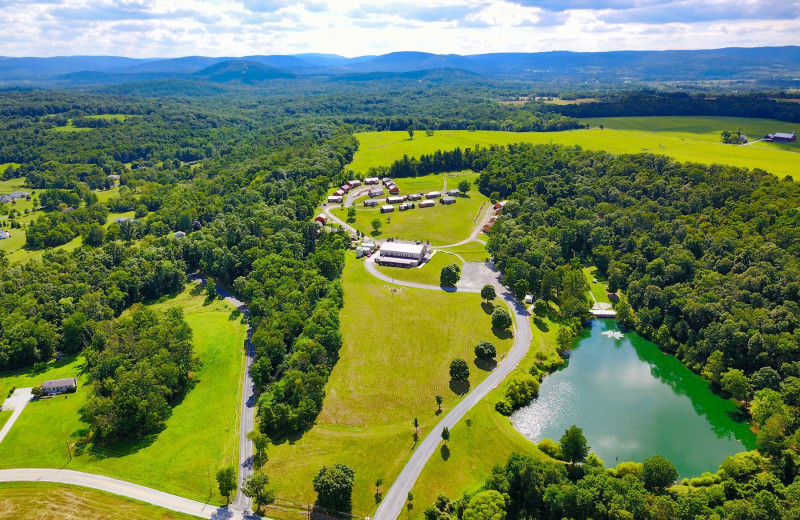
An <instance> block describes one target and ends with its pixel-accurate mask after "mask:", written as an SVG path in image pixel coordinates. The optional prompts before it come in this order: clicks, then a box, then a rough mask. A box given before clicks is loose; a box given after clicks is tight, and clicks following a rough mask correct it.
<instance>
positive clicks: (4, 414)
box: [0, 394, 14, 429]
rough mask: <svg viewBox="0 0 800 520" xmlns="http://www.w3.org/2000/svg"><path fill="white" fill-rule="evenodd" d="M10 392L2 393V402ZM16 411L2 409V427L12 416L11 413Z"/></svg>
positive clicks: (0, 420) (0, 413)
mask: <svg viewBox="0 0 800 520" xmlns="http://www.w3.org/2000/svg"><path fill="white" fill-rule="evenodd" d="M7 395H8V394H3V395H0V404H2V401H3V400H4V399H5V398H6V396H7ZM13 413H14V410H2V411H0V429H2V428H3V426H5V424H6V422H7V421H8V420H9V419H10V418H11V414H13Z"/></svg>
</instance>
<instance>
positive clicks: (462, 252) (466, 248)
mask: <svg viewBox="0 0 800 520" xmlns="http://www.w3.org/2000/svg"><path fill="white" fill-rule="evenodd" d="M442 251H447V252H450V253H455V254H457V255H458V256H460V257H461V258H463V259H464V261H465V262H485V261H486V260H487V259H488V258H489V252H488V251H487V250H486V245H485V244H483V243H480V244H479V243H478V242H467V243H466V244H462V245H460V246H455V247H447V248H444V249H442Z"/></svg>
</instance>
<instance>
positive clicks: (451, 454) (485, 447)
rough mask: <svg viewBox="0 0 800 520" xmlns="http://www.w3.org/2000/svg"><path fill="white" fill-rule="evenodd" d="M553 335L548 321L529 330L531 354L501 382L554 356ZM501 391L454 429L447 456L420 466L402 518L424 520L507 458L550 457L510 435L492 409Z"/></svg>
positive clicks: (505, 423)
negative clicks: (442, 498)
mask: <svg viewBox="0 0 800 520" xmlns="http://www.w3.org/2000/svg"><path fill="white" fill-rule="evenodd" d="M557 331H558V325H556V324H554V323H552V322H550V321H549V320H545V321H540V322H538V323H537V324H536V325H534V327H533V341H532V343H531V347H530V350H529V351H528V353H527V354H526V356H525V358H524V359H523V360H522V362H521V363H520V366H519V367H518V369H517V370H516V371H515V372H512V374H511V375H509V376H508V378H506V380H508V379H509V378H511V377H513V374H515V373H522V372H527V371H528V370H529V369H530V368H531V366H533V363H534V360H535V356H536V353H537V352H542V353H544V354H548V355H549V354H551V353H552V352H555V346H556V333H557ZM503 392H504V386H503V385H502V384H501V385H500V386H499V387H498V388H496V389H494V390H492V392H491V393H489V395H487V396H486V397H484V398H483V400H481V402H480V403H478V404H477V405H476V406H475V407H474V408H473V409H472V410H471V411H470V412H468V413H467V415H466V416H465V417H464V418H463V419H462V420H461V421H459V422H458V424H456V425H455V426H454V427H453V429H452V431H451V432H450V442H448V451H447V457H446V458H445V457H444V456H442V454H441V453H442V452H440V453H438V454H434V456H433V457H431V458H430V460H429V461H428V463H427V464H426V465H425V469H423V470H422V474H420V476H419V478H418V479H417V483H416V484H415V485H414V489H413V491H412V493H413V495H414V508H413V509H412V510H411V511H408V514H407V515H404V516H406V518H412V519H417V518H420V519H421V518H424V516H423V512H424V511H425V508H426V507H427V506H429V505H430V504H432V503H433V502H434V500H435V499H436V497H437V496H438V495H439V493H444V494H445V495H447V496H448V497H449V498H451V499H457V498H459V497H460V496H461V495H462V494H463V493H464V492H473V491H476V490H478V489H480V488H481V486H483V483H484V481H485V480H486V478H487V477H488V476H490V475H491V473H492V467H494V466H498V465H500V466H502V465H504V464H505V463H506V461H507V460H508V457H509V456H510V455H511V454H512V453H527V454H530V455H532V456H533V457H536V458H539V459H542V460H544V459H548V458H549V457H548V456H547V455H545V454H544V453H542V452H541V451H539V449H538V448H537V447H536V445H535V444H533V443H532V442H530V441H529V440H528V439H526V438H525V437H524V436H523V435H522V434H521V433H519V432H518V431H517V430H515V429H514V426H513V425H512V424H511V421H510V420H509V419H508V417H506V416H504V415H501V414H500V413H498V412H497V411H496V410H495V409H494V405H495V403H496V402H497V401H498V400H500V398H502V397H503Z"/></svg>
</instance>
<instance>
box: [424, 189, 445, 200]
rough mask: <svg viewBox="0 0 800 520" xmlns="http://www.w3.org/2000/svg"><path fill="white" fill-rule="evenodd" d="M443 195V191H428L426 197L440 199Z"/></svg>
mask: <svg viewBox="0 0 800 520" xmlns="http://www.w3.org/2000/svg"><path fill="white" fill-rule="evenodd" d="M441 196H442V192H441V191H429V192H428V193H426V194H425V198H426V199H438V198H439V197H441Z"/></svg>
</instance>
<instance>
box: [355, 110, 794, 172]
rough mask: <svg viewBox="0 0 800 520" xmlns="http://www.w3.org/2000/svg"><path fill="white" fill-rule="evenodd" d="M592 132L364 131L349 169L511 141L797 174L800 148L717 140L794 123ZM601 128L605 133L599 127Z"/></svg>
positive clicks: (624, 126) (710, 120)
mask: <svg viewBox="0 0 800 520" xmlns="http://www.w3.org/2000/svg"><path fill="white" fill-rule="evenodd" d="M583 122H585V123H589V124H590V125H591V126H592V128H590V129H586V130H571V131H566V132H520V133H515V132H491V131H477V132H468V131H466V130H437V131H436V133H435V134H434V135H433V136H431V137H427V136H424V135H419V136H418V137H415V138H414V139H413V140H409V139H408V133H406V132H363V133H358V134H356V137H357V138H358V140H359V143H360V147H359V150H358V151H357V152H356V155H355V158H354V159H353V162H352V163H351V164H350V168H351V169H353V171H356V172H366V171H367V170H368V169H369V168H370V167H375V166H386V165H389V164H391V163H392V162H393V161H395V160H397V159H401V158H402V157H403V155H408V156H410V157H419V156H420V155H422V154H429V153H433V152H435V151H436V150H453V149H455V148H458V147H460V148H462V149H463V148H474V147H475V146H476V145H481V146H490V145H493V144H496V145H505V144H509V143H520V142H524V143H534V144H540V143H545V144H546V143H554V144H565V145H580V146H581V147H583V148H585V149H587V150H605V151H608V152H611V153H640V152H642V151H646V152H650V153H658V154H663V155H668V156H670V157H674V158H675V159H678V160H680V161H692V162H699V163H709V164H710V163H722V164H730V165H733V166H740V167H744V168H761V169H764V170H766V171H769V172H771V173H774V174H776V175H778V176H780V177H783V176H785V175H792V176H795V175H799V174H798V173H797V167H796V164H797V161H798V158H799V157H800V156H798V155H796V152H800V144H798V143H794V144H780V143H763V142H762V143H753V144H750V145H746V146H734V145H726V144H723V143H721V142H719V134H720V132H722V131H723V130H735V129H737V128H742V131H743V132H744V133H745V134H747V135H748V137H749V138H750V139H751V140H755V139H760V138H761V137H763V135H764V133H766V132H767V131H769V132H770V133H773V132H776V131H780V130H781V129H789V131H791V127H792V124H791V123H784V122H781V121H773V120H770V119H745V118H730V117H619V118H600V119H586V120H583ZM600 124H603V125H604V126H605V129H604V130H600V129H599V128H598V126H599V125H600Z"/></svg>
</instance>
